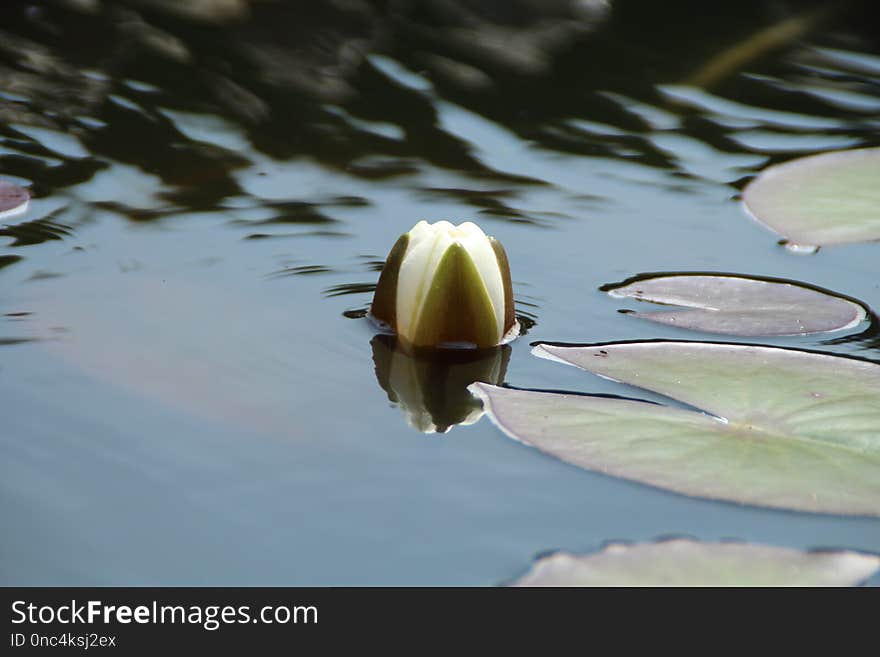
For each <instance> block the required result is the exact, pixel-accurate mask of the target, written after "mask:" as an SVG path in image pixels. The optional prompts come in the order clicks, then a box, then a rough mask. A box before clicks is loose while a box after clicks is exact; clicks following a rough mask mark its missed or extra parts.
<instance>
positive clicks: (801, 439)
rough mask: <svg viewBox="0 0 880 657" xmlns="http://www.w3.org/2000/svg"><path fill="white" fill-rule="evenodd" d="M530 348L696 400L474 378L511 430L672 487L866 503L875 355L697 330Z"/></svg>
mask: <svg viewBox="0 0 880 657" xmlns="http://www.w3.org/2000/svg"><path fill="white" fill-rule="evenodd" d="M533 353H534V354H535V355H537V356H540V357H542V358H548V359H551V360H556V361H559V362H562V363H567V364H570V365H575V366H576V367H579V368H582V369H585V370H587V371H589V372H593V373H594V374H598V375H600V376H602V377H605V378H608V379H612V380H615V381H620V382H622V383H628V384H632V385H634V386H638V387H640V388H645V389H646V390H651V391H654V392H657V393H660V394H662V395H665V396H667V397H670V398H672V399H676V400H678V401H680V402H684V403H685V404H688V405H690V406H692V407H694V408H697V409H702V410H703V411H705V412H696V411H692V410H686V409H683V408H674V407H670V406H662V405H657V404H650V403H645V402H641V401H633V400H628V399H614V398H607V397H591V396H584V395H575V394H557V393H548V392H533V391H529V390H512V389H508V388H501V387H497V386H492V385H488V384H485V383H474V384H473V385H472V386H471V389H472V390H473V391H474V393H475V394H477V395H479V396H480V397H481V398H482V400H483V402H484V404H485V406H486V411H487V414H488V415H489V417H490V418H491V419H492V421H493V422H494V423H495V424H496V425H497V426H498V427H499V428H500V429H502V430H503V431H504V432H505V433H506V434H507V435H509V436H510V437H512V438H514V439H516V440H519V441H521V442H523V443H525V444H527V445H531V446H533V447H537V448H538V449H540V450H542V451H544V452H547V453H548V454H551V455H553V456H556V457H557V458H560V459H562V460H563V461H567V462H569V463H572V464H574V465H577V466H579V467H582V468H586V469H590V470H597V471H599V472H603V473H607V474H610V475H615V476H619V477H624V478H626V479H631V480H635V481H639V482H642V483H645V484H649V485H653V486H657V487H660V488H664V489H667V490H672V491H676V492H679V493H684V494H686V495H695V496H699V497H707V498H713V499H719V500H727V501H731V502H739V503H743V504H755V505H759V506H768V507H777V508H783V509H794V510H799V511H813V512H819V513H839V514H853V515H870V516H877V515H880V365H877V364H875V363H870V362H866V361H861V360H856V359H852V358H843V357H839V356H829V355H824V354H816V353H810V352H805V351H798V350H794V349H779V348H774V347H760V346H749V345H734V344H718V343H711V342H665V341H657V342H631V343H617V344H605V345H595V346H589V347H563V346H555V345H549V344H542V345H538V346H537V347H535V348H534V350H533Z"/></svg>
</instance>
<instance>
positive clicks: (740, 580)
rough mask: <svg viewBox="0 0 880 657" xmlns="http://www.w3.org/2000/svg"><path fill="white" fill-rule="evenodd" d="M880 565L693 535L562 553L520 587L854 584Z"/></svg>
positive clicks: (867, 559)
mask: <svg viewBox="0 0 880 657" xmlns="http://www.w3.org/2000/svg"><path fill="white" fill-rule="evenodd" d="M878 569H880V558H878V557H876V556H874V555H870V554H860V553H858V552H845V551H840V552H803V551H801V550H793V549H790V548H781V547H773V546H769V545H758V544H754V543H732V542H730V543H700V542H698V541H692V540H687V539H676V540H670V541H662V542H659V543H643V544H635V545H628V544H620V543H617V544H611V545H608V546H607V547H606V548H605V549H604V550H602V551H601V552H597V553H595V554H588V555H574V554H570V553H568V552H557V553H555V554H552V555H550V556H547V557H543V558H541V559H539V560H538V561H536V562H535V564H534V565H533V566H532V569H531V570H530V571H529V572H528V573H526V575H524V576H523V577H522V578H520V579H519V580H518V581H517V582H515V585H516V586H853V585H856V584H859V583H861V582H863V581H865V580H866V579H868V578H869V577H871V576H872V575H873V574H874V573H876V572H877V570H878Z"/></svg>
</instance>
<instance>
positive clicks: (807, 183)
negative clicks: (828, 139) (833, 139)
mask: <svg viewBox="0 0 880 657" xmlns="http://www.w3.org/2000/svg"><path fill="white" fill-rule="evenodd" d="M878 183H880V148H861V149H856V150H848V151H835V152H831V153H823V154H821V155H812V156H810V157H804V158H800V159H797V160H793V161H791V162H786V163H785V164H780V165H777V166H772V167H770V168H768V169H765V170H764V171H762V172H761V174H760V175H759V176H758V177H757V178H755V179H754V180H753V181H752V182H751V183H749V185H748V186H747V187H746V188H745V190H744V191H743V202H744V204H745V207H746V209H747V210H748V212H749V213H750V214H751V215H752V216H753V217H754V218H755V219H757V220H758V221H759V222H760V223H762V224H764V225H765V226H767V227H769V228H770V229H771V230H773V231H775V232H777V233H779V234H780V235H782V236H783V237H785V238H786V240H788V241H789V242H791V243H793V244H795V245H798V246H799V247H801V248H809V247H819V246H825V245H828V244H845V243H848V242H870V241H874V240H880V184H878Z"/></svg>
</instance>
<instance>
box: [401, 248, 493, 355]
mask: <svg viewBox="0 0 880 657" xmlns="http://www.w3.org/2000/svg"><path fill="white" fill-rule="evenodd" d="M408 337H409V341H410V342H411V343H412V344H413V345H416V346H436V345H440V344H443V343H448V342H469V343H472V344H474V345H476V346H477V347H494V346H495V345H497V344H498V343H499V342H500V340H501V336H500V335H498V324H497V320H496V318H495V309H494V308H493V307H492V300H491V299H490V298H489V293H488V292H487V291H486V286H485V284H484V283H483V279H482V278H481V277H480V272H479V270H478V269H477V266H476V265H475V264H474V261H473V260H472V259H471V257H470V255H469V254H468V252H467V250H466V249H465V248H464V247H463V246H462V245H461V244H457V243H456V244H453V245H452V246H450V247H449V249H447V251H446V253H444V254H443V257H442V258H441V260H440V263H439V265H438V266H437V270H436V272H435V274H434V278H433V280H432V281H431V287H430V289H429V290H428V293H427V295H426V297H425V301H424V304H423V305H422V308H421V312H420V313H419V317H418V319H417V320H416V323H415V325H414V326H413V327H412V334H411V335H410V336H408Z"/></svg>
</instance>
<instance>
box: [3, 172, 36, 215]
mask: <svg viewBox="0 0 880 657" xmlns="http://www.w3.org/2000/svg"><path fill="white" fill-rule="evenodd" d="M30 198H31V196H30V194H28V191H27V190H26V189H24V188H22V187H19V186H18V185H13V184H12V183H10V182H6V181H5V180H0V219H5V218H7V217H14V216H15V215H17V214H21V213H22V212H24V211H25V210H27V206H28V202H29V201H30Z"/></svg>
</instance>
